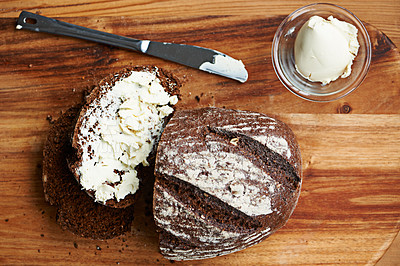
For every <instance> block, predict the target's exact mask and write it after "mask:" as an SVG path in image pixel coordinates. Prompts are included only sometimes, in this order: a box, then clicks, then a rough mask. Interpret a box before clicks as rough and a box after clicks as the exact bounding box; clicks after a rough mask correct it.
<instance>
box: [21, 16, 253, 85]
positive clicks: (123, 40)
mask: <svg viewBox="0 0 400 266" xmlns="http://www.w3.org/2000/svg"><path fill="white" fill-rule="evenodd" d="M16 28H17V29H27V30H32V31H37V32H47V33H52V34H59V35H65V36H70V37H75V38H80V39H84V40H89V41H94V42H99V43H103V44H108V45H113V46H117V47H121V48H125V49H131V50H135V51H138V52H142V53H144V54H148V55H151V56H155V57H159V58H162V59H165V60H168V61H172V62H175V63H179V64H182V65H186V66H189V67H193V68H196V69H200V70H203V71H207V72H209V73H213V74H217V75H221V76H224V77H227V78H231V79H234V80H237V81H240V82H245V81H246V80H247V77H248V74H247V71H246V68H245V66H244V64H243V63H242V61H240V60H236V59H234V58H232V57H230V56H228V55H226V54H223V53H221V52H218V51H216V50H212V49H208V48H203V47H199V46H193V45H186V44H176V43H167V42H153V41H149V40H137V39H133V38H128V37H123V36H119V35H115V34H111V33H107V32H102V31H97V30H93V29H89V28H85V27H81V26H78V25H74V24H70V23H66V22H63V21H60V20H56V19H52V18H48V17H44V16H40V15H37V14H34V13H30V12H27V11H22V12H21V14H20V15H19V18H18V21H17V26H16Z"/></svg>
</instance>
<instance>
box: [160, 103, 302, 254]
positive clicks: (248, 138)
mask: <svg viewBox="0 0 400 266" xmlns="http://www.w3.org/2000/svg"><path fill="white" fill-rule="evenodd" d="M155 174H156V181H155V185H154V195H153V212H154V213H153V214H154V219H155V222H156V225H157V226H158V228H159V230H160V251H161V253H162V254H163V255H164V256H165V257H166V258H167V259H171V260H192V259H204V258H210V257H215V256H220V255H224V254H228V253H231V252H235V251H238V250H241V249H244V248H246V247H249V246H251V245H254V244H256V243H259V242H260V241H262V240H263V239H265V238H266V237H268V236H269V235H270V234H272V233H274V232H275V231H276V230H278V229H279V228H281V227H282V226H283V225H284V224H285V223H286V222H287V220H288V219H289V217H290V215H291V214H292V212H293V210H294V208H295V206H296V204H297V200H298V197H299V194H300V189H301V180H302V179H301V178H302V171H301V156H300V151H299V147H298V145H297V142H296V139H295V136H294V134H293V132H292V131H291V130H290V128H289V127H288V126H287V125H286V124H284V123H283V122H281V121H279V120H276V119H274V118H271V117H268V116H266V115H263V114H260V113H254V112H246V111H237V110H227V109H220V108H203V109H196V110H180V111H176V112H175V114H174V116H173V117H172V119H171V120H170V122H169V123H168V125H167V126H166V128H165V130H164V133H163V135H162V137H161V139H160V142H159V146H158V150H157V156H156V165H155Z"/></svg>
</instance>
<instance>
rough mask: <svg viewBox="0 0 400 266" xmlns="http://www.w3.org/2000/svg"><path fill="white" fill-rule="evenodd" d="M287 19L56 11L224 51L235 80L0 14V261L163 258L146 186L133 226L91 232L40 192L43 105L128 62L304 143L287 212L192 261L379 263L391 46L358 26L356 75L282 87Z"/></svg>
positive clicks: (393, 62)
mask: <svg viewBox="0 0 400 266" xmlns="http://www.w3.org/2000/svg"><path fill="white" fill-rule="evenodd" d="M120 3H121V2H116V4H120ZM74 15H75V14H74ZM283 18H284V17H283V16H267V17H266V16H254V15H252V16H227V15H218V16H201V15H200V16H191V17H188V16H187V17H183V18H179V17H176V16H172V17H165V16H163V17H159V16H158V15H157V13H156V15H154V16H150V15H148V16H136V17H120V16H118V17H90V18H87V17H80V18H63V20H64V21H67V22H71V23H75V24H78V25H84V26H88V27H92V28H95V29H99V30H105V31H108V32H112V33H116V34H121V35H125V36H131V37H136V38H143V39H152V40H158V41H171V42H177V43H188V44H195V45H201V46H207V47H211V48H214V49H217V50H220V51H223V52H225V53H227V54H230V55H232V56H234V57H236V58H241V59H243V61H244V63H245V64H246V67H247V69H248V71H249V80H248V82H246V83H244V84H240V83H238V82H235V81H231V80H228V79H225V78H223V77H218V76H214V75H210V74H207V73H203V72H201V71H196V70H194V69H189V68H187V67H184V66H180V65H177V64H174V63H170V62H166V61H163V60H160V59H156V58H151V57H147V56H144V55H141V54H138V53H134V52H129V51H125V50H120V49H116V48H113V47H109V46H105V45H100V44H94V43H90V42H86V41H81V40H76V39H72V38H66V37H59V36H53V35H48V34H42V33H34V32H28V31H17V30H15V19H11V18H2V19H0V34H1V36H2V38H1V40H0V44H1V45H0V60H1V64H0V80H1V81H2V82H1V85H0V139H1V142H0V171H1V173H2V174H1V176H0V182H1V186H0V193H1V195H2V197H1V198H0V240H1V242H0V264H18V263H19V264H69V265H70V264H116V263H117V262H120V263H121V264H132V263H137V264H156V263H159V264H169V262H168V261H167V260H165V259H163V258H162V257H161V255H159V253H158V250H157V245H158V240H157V238H158V237H157V234H156V232H155V226H154V222H153V221H152V218H151V216H150V215H149V205H148V199H147V200H146V199H142V201H141V202H140V203H139V204H137V205H136V208H137V210H136V213H137V217H135V220H134V224H133V229H132V234H127V235H125V236H122V237H119V238H117V239H113V240H107V241H92V240H87V239H82V238H79V237H77V236H74V235H72V234H71V233H69V232H65V231H62V230H61V228H60V227H59V226H58V225H57V224H56V223H55V210H54V208H52V207H50V206H49V205H48V204H47V203H46V202H45V201H44V196H43V191H42V184H41V161H42V148H43V142H44V139H45V137H46V134H47V131H48V129H49V127H50V124H49V121H47V120H46V118H47V117H48V115H50V116H52V118H57V117H58V116H59V114H60V112H62V111H65V110H66V109H67V108H69V107H70V106H71V105H73V104H74V103H77V102H79V101H80V100H81V99H82V92H83V91H84V90H85V88H87V87H90V86H93V85H95V84H96V83H97V82H98V81H99V80H100V79H101V78H102V77H104V76H106V75H107V74H108V73H110V72H114V71H117V70H119V69H120V68H122V67H125V66H127V65H130V64H133V65H143V64H145V65H147V64H149V65H158V66H160V67H162V68H165V69H168V70H170V71H173V72H174V73H175V74H176V75H177V76H178V77H179V78H180V79H181V80H182V81H184V86H183V88H182V94H183V99H182V101H181V102H180V103H179V104H178V107H179V108H196V107H203V106H209V105H212V106H218V107H223V106H225V107H227V108H235V109H243V110H251V111H258V112H262V113H267V114H271V115H273V116H275V117H278V118H279V119H281V120H283V121H284V122H286V123H288V124H289V125H290V127H291V128H292V129H293V131H294V133H295V134H296V136H297V138H298V142H299V144H300V147H301V151H302V158H303V167H304V184H303V189H302V194H301V196H300V200H299V204H298V207H297V208H296V210H295V212H294V214H293V216H292V218H291V219H290V220H289V222H288V224H287V225H286V226H285V227H284V228H282V229H281V230H280V231H278V232H277V233H276V234H274V235H272V236H271V237H270V238H268V239H267V240H266V241H264V242H262V243H261V244H259V245H256V246H254V247H252V248H249V249H246V250H244V251H242V252H238V253H234V254H231V255H228V256H223V257H220V258H215V259H211V260H208V261H200V262H193V263H192V264H204V263H214V264H219V265H222V264H226V263H238V264H245V263H251V264H254V265H256V264H258V265H260V264H277V263H287V264H320V263H326V264H328V263H329V264H336V263H342V264H374V263H376V262H377V261H378V260H379V259H380V258H381V257H382V255H383V254H384V252H385V251H386V249H387V248H388V247H389V245H390V244H391V243H392V241H393V239H394V237H395V236H396V234H397V233H398V231H399V228H400V222H399V221H400V197H399V195H400V187H399V186H398V184H399V181H400V151H399V148H398V147H400V108H399V106H400V86H399V84H400V74H399V73H400V54H399V52H398V50H397V48H395V46H394V45H393V43H392V42H391V41H390V40H389V39H388V38H387V37H386V36H385V35H384V34H382V33H381V32H379V31H378V30H377V29H376V28H375V27H373V26H371V25H368V31H369V33H370V34H371V37H372V41H373V44H374V46H373V59H372V65H371V69H370V72H369V74H368V76H367V78H366V80H365V81H364V83H363V84H362V85H361V86H360V88H358V89H357V90H356V91H355V92H354V93H352V94H350V95H349V96H347V97H345V98H343V99H342V100H338V101H335V102H331V103H325V104H320V103H311V102H306V101H304V100H301V99H299V98H297V97H295V96H294V95H292V94H291V93H290V92H288V91H287V90H286V89H285V88H284V87H283V86H282V85H281V84H280V83H279V80H278V79H277V77H276V75H275V73H274V71H273V68H272V63H271V58H270V49H271V42H272V37H273V34H274V33H275V30H276V28H277V26H278V25H279V23H280V21H281V20H282V19H283ZM132 29H134V30H132ZM243 32H246V34H243ZM195 96H198V99H199V100H196V97H195ZM178 264H179V263H178Z"/></svg>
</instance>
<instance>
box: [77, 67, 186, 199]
mask: <svg viewBox="0 0 400 266" xmlns="http://www.w3.org/2000/svg"><path fill="white" fill-rule="evenodd" d="M177 102H178V98H177V96H171V95H169V94H168V93H167V92H165V90H164V88H163V87H162V86H161V84H160V80H159V79H158V78H157V77H156V75H155V74H154V73H150V72H132V73H131V74H130V76H128V77H126V78H123V79H121V80H120V81H118V82H116V83H115V85H114V87H112V88H111V89H110V90H108V91H106V92H105V94H103V95H102V97H101V98H100V99H96V100H95V101H93V102H92V103H91V105H90V106H89V108H88V111H87V116H86V117H85V118H84V119H83V121H82V126H81V128H80V132H81V136H80V138H79V140H78V145H80V146H81V147H82V151H83V154H82V158H83V161H82V165H81V167H80V168H79V169H78V171H79V175H80V183H81V185H82V187H83V188H84V189H85V190H92V191H94V194H95V200H96V201H97V202H101V203H105V202H106V201H107V200H109V199H113V198H116V199H117V201H120V200H121V199H124V198H125V197H126V196H127V195H128V194H134V193H135V192H136V191H137V190H138V188H139V179H138V178H137V172H136V170H135V167H136V166H138V165H139V164H142V165H144V166H147V165H148V162H147V157H148V156H149V154H150V152H151V151H152V149H153V146H154V144H155V142H156V141H157V140H158V138H159V136H160V135H161V133H162V131H163V120H164V118H165V117H166V116H168V115H170V114H171V113H172V112H173V111H174V109H173V108H172V107H170V105H174V104H176V103H177Z"/></svg>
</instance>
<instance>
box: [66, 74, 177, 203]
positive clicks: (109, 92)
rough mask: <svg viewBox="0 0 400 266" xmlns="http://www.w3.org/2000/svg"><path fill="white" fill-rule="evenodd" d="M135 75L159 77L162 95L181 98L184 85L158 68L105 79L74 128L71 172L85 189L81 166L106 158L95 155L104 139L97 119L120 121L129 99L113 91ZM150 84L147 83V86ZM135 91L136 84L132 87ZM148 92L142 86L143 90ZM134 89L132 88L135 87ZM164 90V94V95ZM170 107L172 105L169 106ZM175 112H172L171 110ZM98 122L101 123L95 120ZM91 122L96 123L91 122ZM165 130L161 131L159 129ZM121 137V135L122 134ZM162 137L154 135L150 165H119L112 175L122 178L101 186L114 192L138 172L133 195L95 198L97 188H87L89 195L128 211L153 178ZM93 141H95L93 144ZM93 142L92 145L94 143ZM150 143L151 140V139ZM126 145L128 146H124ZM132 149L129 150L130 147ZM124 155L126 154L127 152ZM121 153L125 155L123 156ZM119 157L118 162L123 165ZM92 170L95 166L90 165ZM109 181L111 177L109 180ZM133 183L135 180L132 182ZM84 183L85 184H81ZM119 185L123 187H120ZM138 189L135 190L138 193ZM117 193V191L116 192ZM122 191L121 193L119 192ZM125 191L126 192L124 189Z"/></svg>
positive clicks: (85, 106)
mask: <svg viewBox="0 0 400 266" xmlns="http://www.w3.org/2000/svg"><path fill="white" fill-rule="evenodd" d="M133 72H134V73H135V72H140V73H142V72H143V73H147V74H149V73H151V75H153V76H154V77H155V78H156V82H154V83H159V84H160V85H161V88H162V89H163V93H165V92H167V95H169V96H174V95H176V96H178V95H179V88H180V86H181V84H180V82H179V80H178V79H176V78H175V77H174V76H173V75H172V74H171V73H169V72H167V71H165V70H163V69H160V68H157V67H133V68H126V69H123V70H121V71H120V72H118V73H116V74H113V75H110V76H108V77H107V78H105V79H103V80H102V81H101V82H100V83H99V85H98V86H97V87H95V88H94V89H93V90H92V92H91V93H90V94H89V95H88V97H87V98H86V102H85V104H84V105H83V107H82V109H81V111H80V114H79V117H78V119H77V123H76V125H75V129H74V134H73V138H72V147H73V150H74V152H73V153H72V154H71V155H70V156H69V158H68V162H69V166H70V169H71V171H72V173H73V174H74V176H75V178H76V180H77V181H78V182H79V183H80V184H81V185H82V186H83V188H85V187H84V185H83V183H84V182H83V181H82V171H81V170H80V167H82V165H83V162H84V161H85V160H88V158H87V157H90V159H91V157H96V156H99V157H100V156H104V153H105V151H104V153H103V154H100V155H99V154H96V151H95V149H96V148H97V147H98V146H96V145H97V144H98V143H99V139H104V135H102V134H104V133H103V132H102V129H101V127H102V125H101V122H100V123H99V122H98V120H101V119H105V118H107V117H108V118H110V117H111V118H110V119H114V121H116V120H117V119H120V118H119V116H118V114H116V113H118V112H119V110H120V107H121V106H122V104H123V103H124V102H123V101H127V100H126V99H124V100H122V98H118V97H117V96H116V93H115V92H114V91H115V90H114V88H115V87H116V86H117V84H118V83H119V82H120V81H124V80H126V79H127V78H128V77H130V75H131V74H132V73H133ZM146 85H147V84H146ZM130 86H131V87H130V88H129V89H131V88H132V86H133V85H130ZM140 89H142V86H141V85H140ZM144 89H146V88H145V87H143V90H144ZM132 90H133V88H132ZM164 91H165V92H164ZM168 106H170V107H171V106H172V104H168ZM170 110H173V109H170ZM170 117H171V115H169V116H166V117H165V118H164V119H163V126H165V124H166V123H167V121H168V120H169V118H170ZM96 119H98V120H96ZM92 121H95V123H94V122H92ZM160 131H162V128H161V129H160ZM119 134H122V133H119ZM158 138H159V134H154V135H152V136H151V141H154V145H153V150H152V151H151V152H150V154H149V155H148V157H147V162H148V164H149V166H143V165H142V164H141V163H139V164H138V165H137V166H136V167H134V169H131V168H128V167H126V166H125V165H119V166H115V167H114V168H113V169H114V170H113V172H112V171H110V173H111V174H109V175H108V176H110V175H114V174H115V175H119V177H114V180H115V178H118V180H116V181H113V182H111V181H109V180H111V178H109V179H107V181H105V182H103V183H102V185H101V186H102V187H106V189H110V188H111V189H114V188H116V187H118V186H119V185H121V186H122V183H123V182H124V180H125V179H124V178H125V177H126V176H127V175H128V174H127V173H129V172H135V171H136V172H137V176H136V177H137V179H135V182H137V183H135V185H136V186H135V187H134V186H133V185H132V186H131V188H132V189H131V190H130V192H129V193H128V194H127V195H126V196H124V197H121V198H116V196H115V195H113V196H110V198H108V199H107V200H99V198H98V197H96V194H95V193H96V190H94V189H88V188H87V187H86V188H85V190H86V192H87V193H88V194H89V195H90V196H91V197H93V198H94V199H95V200H96V201H98V202H99V203H102V204H105V205H107V206H109V207H114V208H125V207H127V206H130V205H132V204H133V203H134V202H135V199H136V195H137V193H136V192H135V191H136V190H137V189H138V187H141V186H142V185H143V184H142V183H143V182H145V181H146V180H149V179H151V178H148V176H149V175H153V168H154V160H155V158H154V156H155V147H156V146H157V142H158ZM93 140H94V141H93ZM91 141H92V142H91ZM148 142H149V143H150V140H148ZM123 144H125V143H123ZM108 149H109V150H110V149H112V150H113V151H115V147H111V146H109V147H108ZM128 149H130V147H128ZM124 153H125V151H124ZM124 153H122V155H124ZM119 158H120V157H118V160H116V161H118V163H120V161H119ZM98 161H101V159H94V160H93V161H92V162H93V163H92V164H91V165H93V164H94V165H96V163H97V165H99V164H100V163H98ZM91 167H92V166H91ZM94 175H95V174H91V176H93V177H94V178H97V176H100V175H97V176H94ZM107 178H108V177H107ZM130 180H132V179H130ZM82 182H83V183H82ZM121 186H120V187H121ZM135 189H136V190H135ZM115 191H117V189H116V190H115ZM118 191H119V190H118ZM125 191H126V190H125Z"/></svg>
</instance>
